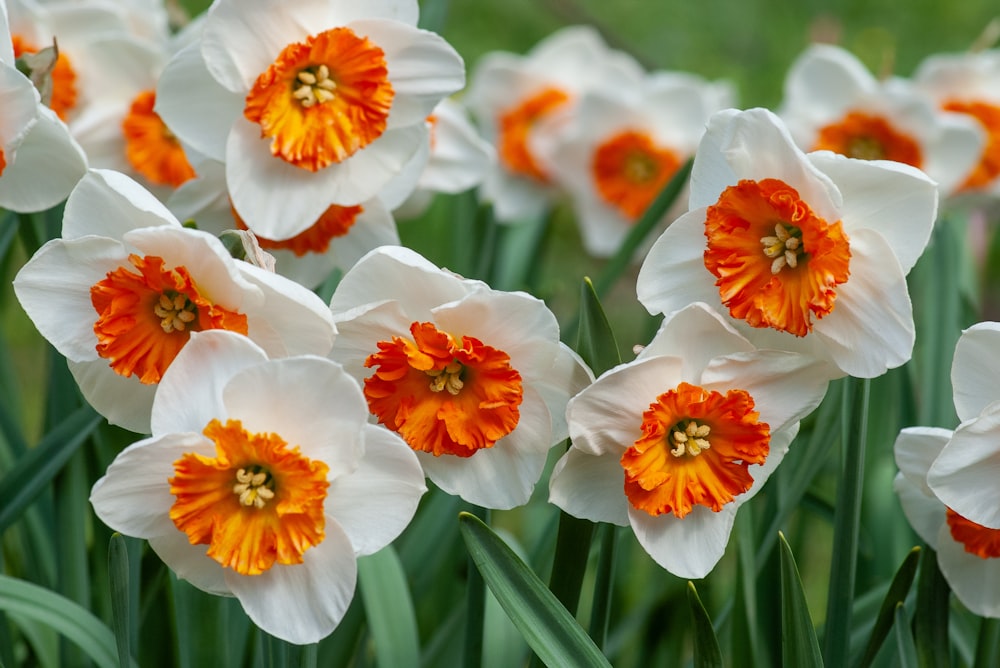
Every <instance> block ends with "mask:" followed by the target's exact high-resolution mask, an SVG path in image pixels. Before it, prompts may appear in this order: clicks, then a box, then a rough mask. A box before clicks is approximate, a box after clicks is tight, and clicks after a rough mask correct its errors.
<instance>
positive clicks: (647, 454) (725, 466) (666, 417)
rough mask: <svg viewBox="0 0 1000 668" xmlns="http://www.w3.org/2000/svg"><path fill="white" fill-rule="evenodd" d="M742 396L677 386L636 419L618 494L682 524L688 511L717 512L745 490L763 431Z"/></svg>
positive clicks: (766, 439)
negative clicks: (638, 430)
mask: <svg viewBox="0 0 1000 668" xmlns="http://www.w3.org/2000/svg"><path fill="white" fill-rule="evenodd" d="M753 408H754V402H753V398H752V397H751V396H750V395H749V394H748V393H747V392H745V391H743V390H729V391H728V392H726V394H724V395H723V394H721V393H719V392H716V391H714V390H711V391H710V390H705V389H703V388H701V387H698V386H696V385H690V384H688V383H681V384H680V385H678V386H677V388H676V389H674V390H669V391H668V392H665V393H663V394H661V395H660V396H658V397H657V398H656V401H655V402H653V403H652V404H650V406H649V408H648V409H647V410H646V411H645V412H644V413H643V414H642V436H641V437H640V438H639V439H638V440H636V442H635V443H634V444H633V445H632V446H631V447H629V448H628V449H627V450H626V451H625V453H624V454H623V455H622V457H621V465H622V468H623V469H624V470H625V496H626V497H628V500H629V503H630V504H632V506H633V507H634V508H637V509H638V510H642V511H645V512H647V513H649V514H650V515H662V514H664V513H673V514H674V515H675V516H676V517H679V518H683V517H685V516H686V515H687V514H688V513H690V512H691V510H692V509H693V508H694V506H696V505H700V506H706V507H708V508H711V509H712V510H713V511H716V512H718V511H720V510H722V507H723V506H724V505H725V504H727V503H729V502H731V501H732V500H733V499H734V498H735V497H736V496H737V495H739V494H742V493H743V492H746V491H747V490H748V489H750V487H751V486H752V485H753V477H752V476H751V475H750V472H749V471H748V467H749V466H750V465H751V464H763V463H764V462H765V460H766V459H767V456H768V454H769V452H770V440H771V431H770V427H769V426H768V425H767V423H764V422H760V421H758V417H759V414H758V413H757V412H756V411H754V410H753Z"/></svg>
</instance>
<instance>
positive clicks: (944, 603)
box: [913, 548, 951, 668]
mask: <svg viewBox="0 0 1000 668" xmlns="http://www.w3.org/2000/svg"><path fill="white" fill-rule="evenodd" d="M950 593H951V590H950V588H949V587H948V582H947V581H946V580H945V579H944V576H943V575H941V571H940V570H939V569H938V565H937V553H936V552H934V550H931V549H930V548H928V549H926V550H924V554H923V556H922V557H921V559H920V576H919V578H918V579H917V607H916V610H915V611H914V613H913V635H914V639H915V641H916V645H917V659H918V665H919V666H920V668H947V667H948V666H950V665H951V655H950V645H949V642H948V604H949V597H950Z"/></svg>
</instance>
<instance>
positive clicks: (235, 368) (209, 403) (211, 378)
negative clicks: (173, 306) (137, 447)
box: [152, 330, 267, 434]
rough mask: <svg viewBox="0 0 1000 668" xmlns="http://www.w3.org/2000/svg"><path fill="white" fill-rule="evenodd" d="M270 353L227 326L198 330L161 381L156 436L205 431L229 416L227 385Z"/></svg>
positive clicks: (155, 405) (156, 404) (154, 423)
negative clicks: (223, 399) (224, 328)
mask: <svg viewBox="0 0 1000 668" xmlns="http://www.w3.org/2000/svg"><path fill="white" fill-rule="evenodd" d="M266 360H267V355H266V354H265V353H264V351H263V350H261V349H260V347H259V346H257V345H256V344H255V343H254V342H253V341H251V340H250V339H248V338H247V337H245V336H242V335H241V334H237V333H235V332H229V331H226V330H208V331H204V332H194V333H193V334H192V335H191V338H190V339H189V340H188V342H187V344H185V346H184V347H183V348H182V349H181V352H180V353H178V355H177V357H175V358H174V361H173V362H172V363H171V364H170V367H169V368H168V369H167V371H166V373H164V374H163V378H162V379H161V381H160V385H159V390H158V391H157V393H156V399H155V400H154V402H153V416H152V430H153V433H154V434H169V433H172V432H180V431H194V432H198V433H201V431H202V430H203V429H204V428H205V427H206V426H208V423H209V422H211V421H212V420H216V419H218V420H226V419H228V418H229V415H228V414H227V413H226V408H225V404H224V403H223V401H222V392H223V388H224V387H225V386H226V384H227V383H228V382H229V380H230V379H231V378H232V377H233V376H234V375H236V374H237V373H239V372H240V371H242V370H243V369H246V368H248V367H252V366H255V365H258V364H261V363H263V362H264V361H266Z"/></svg>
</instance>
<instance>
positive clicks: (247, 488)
mask: <svg viewBox="0 0 1000 668" xmlns="http://www.w3.org/2000/svg"><path fill="white" fill-rule="evenodd" d="M267 483H268V474H267V471H257V472H254V471H252V470H251V471H248V470H246V469H239V470H238V471H236V484H235V485H233V493H234V494H236V496H238V497H239V499H240V505H243V506H246V507H248V508H249V507H250V506H253V507H254V508H258V509H259V508H263V507H264V505H265V504H266V503H267V502H268V501H270V500H271V499H273V498H274V490H273V489H271V487H269V486H268V484H267Z"/></svg>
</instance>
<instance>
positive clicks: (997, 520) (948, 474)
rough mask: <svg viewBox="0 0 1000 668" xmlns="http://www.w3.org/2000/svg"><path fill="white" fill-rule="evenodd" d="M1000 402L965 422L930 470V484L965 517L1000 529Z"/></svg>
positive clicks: (928, 475) (946, 502) (947, 503)
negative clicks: (999, 478) (999, 479)
mask: <svg viewBox="0 0 1000 668" xmlns="http://www.w3.org/2000/svg"><path fill="white" fill-rule="evenodd" d="M998 444H1000V404H990V405H989V406H988V407H987V408H986V409H985V410H984V411H983V413H982V415H980V416H979V417H978V418H976V419H974V420H970V421H969V422H963V423H962V424H961V425H959V427H958V429H956V430H955V433H954V434H953V435H952V437H951V440H950V441H948V444H947V445H946V446H945V447H944V450H942V451H941V454H940V455H938V458H937V459H935V460H934V463H933V464H932V465H931V468H930V471H928V472H927V486H928V487H930V488H931V490H932V491H933V492H934V493H935V494H936V495H937V497H938V498H939V499H941V501H942V502H943V503H944V504H945V505H946V506H948V507H949V508H951V509H952V510H954V511H955V512H956V513H958V514H959V515H961V516H962V517H966V518H968V519H970V520H972V521H973V522H976V523H977V524H982V525H983V526H987V527H990V528H992V529H1000V488H998V486H997V484H996V481H997V476H1000V447H998Z"/></svg>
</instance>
